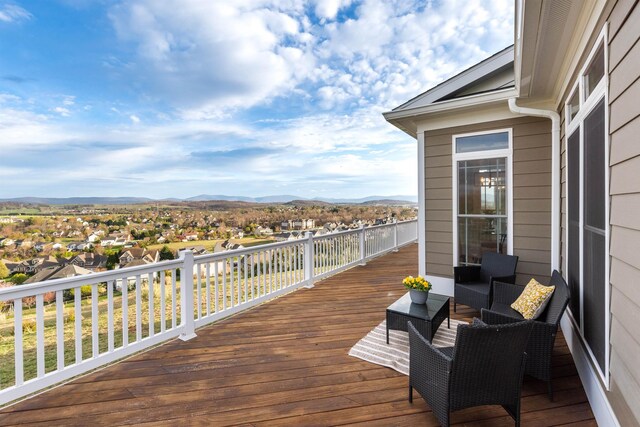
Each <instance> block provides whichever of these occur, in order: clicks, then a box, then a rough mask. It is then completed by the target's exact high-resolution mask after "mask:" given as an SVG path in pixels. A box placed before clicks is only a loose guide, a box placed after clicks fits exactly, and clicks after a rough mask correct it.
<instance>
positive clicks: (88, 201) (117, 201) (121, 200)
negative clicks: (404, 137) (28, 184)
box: [0, 194, 417, 205]
mask: <svg viewBox="0 0 640 427" xmlns="http://www.w3.org/2000/svg"><path fill="white" fill-rule="evenodd" d="M212 201H218V202H222V201H227V202H246V203H291V202H295V204H297V205H302V204H303V203H306V204H314V203H315V204H319V202H321V203H322V202H324V203H329V204H360V203H367V204H371V203H373V204H385V205H388V204H406V203H417V197H416V196H402V195H395V196H368V197H362V198H353V199H346V198H345V199H332V198H324V197H317V198H313V199H308V198H305V197H300V196H292V195H286V194H282V195H275V196H262V197H246V196H226V195H209V194H201V195H199V196H194V197H189V198H186V199H176V198H167V199H161V200H156V199H150V198H146V197H67V198H59V197H18V198H12V199H0V202H10V203H25V204H33V205H130V204H142V203H155V202H212Z"/></svg>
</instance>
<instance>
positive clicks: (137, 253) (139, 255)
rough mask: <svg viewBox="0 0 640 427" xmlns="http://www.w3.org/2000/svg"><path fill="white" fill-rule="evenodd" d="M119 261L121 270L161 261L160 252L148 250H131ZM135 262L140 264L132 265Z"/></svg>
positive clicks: (124, 253) (121, 256)
mask: <svg viewBox="0 0 640 427" xmlns="http://www.w3.org/2000/svg"><path fill="white" fill-rule="evenodd" d="M118 260H119V265H120V268H123V267H132V266H134V265H143V264H152V263H154V262H158V261H160V252H159V251H157V250H146V249H143V248H130V249H127V250H125V251H124V252H122V254H121V255H120V257H119V258H118ZM134 261H139V262H136V263H135V264H132V263H133V262H134Z"/></svg>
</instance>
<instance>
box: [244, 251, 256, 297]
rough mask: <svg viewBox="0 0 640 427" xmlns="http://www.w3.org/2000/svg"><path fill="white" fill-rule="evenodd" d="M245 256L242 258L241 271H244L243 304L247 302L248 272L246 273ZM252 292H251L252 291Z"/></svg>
mask: <svg viewBox="0 0 640 427" xmlns="http://www.w3.org/2000/svg"><path fill="white" fill-rule="evenodd" d="M247 255H248V254H246V255H244V256H243V257H242V264H243V266H242V267H243V269H244V302H248V301H249V283H248V282H249V272H248V271H247V268H248V264H247ZM252 292H253V290H252Z"/></svg>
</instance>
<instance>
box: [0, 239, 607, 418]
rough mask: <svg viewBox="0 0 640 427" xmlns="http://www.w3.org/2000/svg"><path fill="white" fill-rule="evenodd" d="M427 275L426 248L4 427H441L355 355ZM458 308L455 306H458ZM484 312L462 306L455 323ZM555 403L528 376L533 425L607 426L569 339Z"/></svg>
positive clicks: (48, 396) (167, 347)
mask: <svg viewBox="0 0 640 427" xmlns="http://www.w3.org/2000/svg"><path fill="white" fill-rule="evenodd" d="M408 274H414V275H415V274H417V245H410V246H407V247H405V248H403V249H401V250H400V251H399V252H397V253H389V254H387V255H385V256H382V257H380V258H377V259H375V260H373V261H370V262H369V263H368V264H367V265H366V266H359V267H356V268H353V269H350V270H347V271H344V272H342V273H340V274H338V275H335V276H333V277H330V278H328V279H326V280H323V281H321V282H319V283H317V284H316V286H315V287H314V288H313V289H302V290H299V291H296V292H294V293H292V294H289V295H285V296H283V297H281V298H278V299H276V300H274V301H270V302H268V303H265V304H262V305H260V306H258V307H255V308H253V309H251V310H248V311H247V312H244V313H240V314H237V315H235V316H233V317H231V318H228V319H225V320H222V321H219V322H217V323H215V324H213V325H210V326H207V327H205V328H202V329H199V330H198V331H197V333H198V336H197V337H196V338H195V339H193V340H191V341H188V342H182V341H178V340H175V341H172V342H169V343H166V344H164V345H162V346H159V347H157V348H155V349H152V350H150V351H147V352H144V353H141V354H138V355H135V356H133V357H131V358H129V359H127V360H125V361H122V362H120V363H116V364H114V365H112V366H109V367H107V368H104V369H101V370H99V371H96V372H94V373H91V374H88V375H85V376H83V377H80V378H78V379H75V380H74V381H71V382H69V383H67V384H65V385H62V386H60V387H57V388H54V389H52V390H49V391H47V392H45V393H42V394H40V395H38V396H34V397H32V398H30V399H27V400H24V401H22V402H20V403H17V404H14V405H12V406H9V407H7V408H5V409H3V410H0V424H2V425H28V424H32V425H38V424H48V425H95V426H100V425H110V426H112V425H126V424H138V425H149V426H151V425H215V426H223V425H242V426H279V425H282V426H293V425H295V426H300V425H304V426H314V425H317V426H323V425H363V426H364V425H367V426H394V425H398V426H401V425H418V424H419V425H426V426H430V425H434V426H435V425H437V422H436V420H435V417H434V416H433V414H432V413H431V412H430V410H429V407H428V406H427V405H426V404H425V403H424V401H423V400H422V399H420V398H416V399H414V403H413V404H410V403H409V402H408V401H407V398H406V393H407V378H406V377H405V376H403V375H401V374H399V373H397V372H395V371H393V370H391V369H388V368H384V367H380V366H377V365H373V364H371V363H367V362H364V361H362V360H359V359H356V358H353V357H350V356H348V355H347V353H348V351H349V349H350V348H351V347H352V346H353V345H354V344H355V343H356V342H357V341H358V340H359V339H360V338H362V337H363V336H364V335H365V334H366V333H367V332H369V331H370V330H371V329H373V328H374V327H375V326H376V325H377V324H378V323H380V322H381V321H382V320H383V319H384V316H385V311H384V310H385V308H386V307H387V306H388V305H390V304H391V303H392V302H393V301H395V300H396V299H398V298H399V297H400V296H402V294H403V293H404V292H405V291H404V289H403V288H402V286H401V285H400V282H401V280H402V278H403V277H404V276H406V275H408ZM452 311H453V310H452ZM478 315H479V313H478V312H476V311H474V310H471V309H468V308H466V307H463V306H459V307H458V313H455V314H453V313H452V316H453V317H454V318H458V319H462V320H466V321H469V320H470V319H471V318H472V317H473V316H478ZM553 365H554V376H555V380H554V389H555V399H554V401H553V402H550V401H549V400H548V398H547V395H546V384H544V383H542V382H540V381H536V380H534V379H529V378H526V379H525V384H524V387H523V393H522V421H523V425H525V426H526V425H535V426H552V425H561V424H572V423H579V424H581V425H595V420H594V417H593V413H592V412H591V409H590V407H589V404H588V401H587V398H586V395H585V392H584V390H583V388H582V384H581V383H580V380H579V378H578V375H577V372H576V369H575V365H574V364H573V360H572V359H571V355H570V354H569V351H568V349H567V346H566V343H565V342H564V338H562V336H561V334H560V335H559V339H558V340H557V343H556V347H555V349H554V359H553ZM452 421H453V424H454V425H455V424H459V425H465V426H489V425H490V426H501V425H513V421H512V420H511V418H510V417H508V416H507V415H506V412H505V411H504V410H503V409H502V408H500V407H497V406H486V407H479V408H470V409H467V410H463V411H459V412H456V413H454V414H453V417H452Z"/></svg>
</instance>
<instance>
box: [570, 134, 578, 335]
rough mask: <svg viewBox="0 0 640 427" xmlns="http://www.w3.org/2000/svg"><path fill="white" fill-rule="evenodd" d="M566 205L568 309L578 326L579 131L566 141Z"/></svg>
mask: <svg viewBox="0 0 640 427" xmlns="http://www.w3.org/2000/svg"><path fill="white" fill-rule="evenodd" d="M567 204H568V206H567V207H568V213H567V216H568V218H569V223H568V235H569V236H568V237H569V241H568V245H567V270H568V271H567V282H568V284H569V290H570V291H571V296H572V297H571V300H570V308H571V313H572V314H573V318H574V319H575V320H576V322H578V324H580V318H581V316H580V129H579V128H578V129H576V130H575V131H574V132H573V134H572V135H571V136H570V137H569V140H568V141H567Z"/></svg>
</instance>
